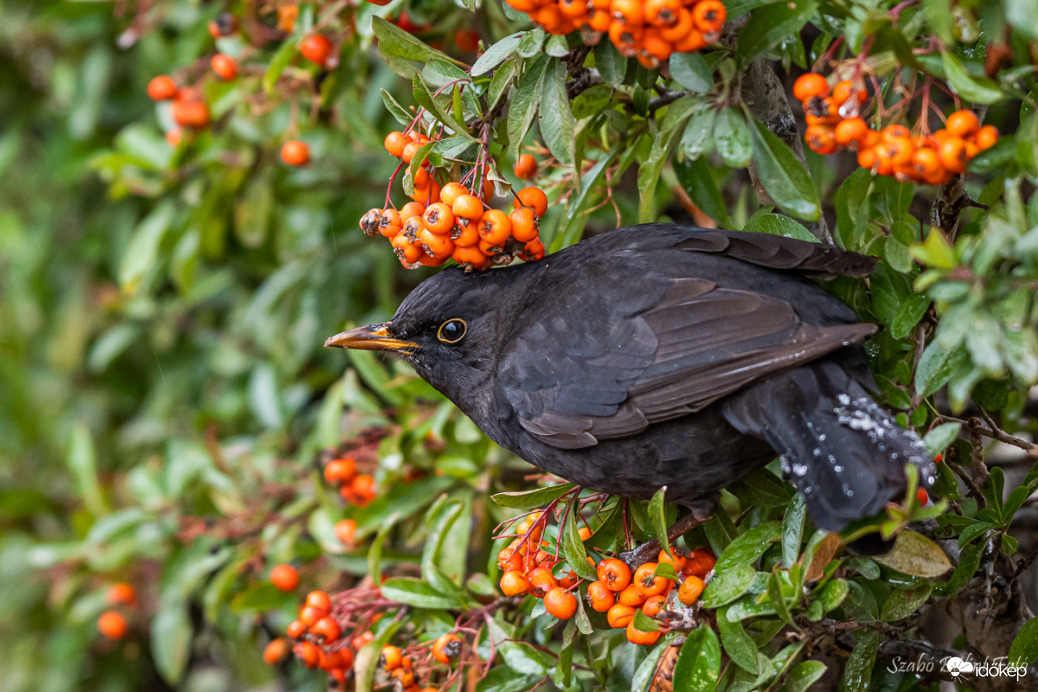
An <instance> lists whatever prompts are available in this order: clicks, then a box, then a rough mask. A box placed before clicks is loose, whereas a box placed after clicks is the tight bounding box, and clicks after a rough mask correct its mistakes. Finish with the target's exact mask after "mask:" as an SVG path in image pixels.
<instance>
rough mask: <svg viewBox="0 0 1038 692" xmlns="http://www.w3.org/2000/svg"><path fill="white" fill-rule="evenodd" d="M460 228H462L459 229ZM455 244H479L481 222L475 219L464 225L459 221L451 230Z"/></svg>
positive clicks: (458, 245)
mask: <svg viewBox="0 0 1038 692" xmlns="http://www.w3.org/2000/svg"><path fill="white" fill-rule="evenodd" d="M459 229H460V230H459ZM451 236H452V237H453V238H454V245H455V246H457V247H475V246H476V245H479V241H480V238H479V224H477V223H476V222H475V221H468V222H465V223H464V225H463V224H461V223H457V224H455V226H454V230H453V231H451Z"/></svg>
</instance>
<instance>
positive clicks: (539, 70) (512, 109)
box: [508, 55, 548, 157]
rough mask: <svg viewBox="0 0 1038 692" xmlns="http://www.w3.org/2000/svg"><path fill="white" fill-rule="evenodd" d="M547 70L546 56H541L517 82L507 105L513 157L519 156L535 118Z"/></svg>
mask: <svg viewBox="0 0 1038 692" xmlns="http://www.w3.org/2000/svg"><path fill="white" fill-rule="evenodd" d="M547 69H548V57H547V56H545V55H542V56H540V57H539V58H537V59H535V60H534V61H533V62H532V63H531V64H530V65H529V66H528V67H527V70H526V73H525V74H524V75H523V76H522V78H521V79H520V80H519V84H518V86H517V87H516V90H515V93H514V94H513V95H512V100H511V101H510V102H509V104H508V143H509V151H510V153H511V154H512V156H513V157H518V156H519V151H520V149H521V148H522V146H523V139H524V138H525V137H526V133H527V132H529V131H530V126H531V125H533V119H534V118H535V117H536V116H537V106H538V104H539V103H540V102H541V84H542V82H543V81H544V74H545V72H546V71H547Z"/></svg>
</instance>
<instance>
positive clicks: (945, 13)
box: [923, 0, 955, 44]
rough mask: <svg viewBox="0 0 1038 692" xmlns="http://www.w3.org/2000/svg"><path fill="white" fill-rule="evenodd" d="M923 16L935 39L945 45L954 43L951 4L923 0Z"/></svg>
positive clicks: (948, 1) (934, 0) (937, 0)
mask: <svg viewBox="0 0 1038 692" xmlns="http://www.w3.org/2000/svg"><path fill="white" fill-rule="evenodd" d="M923 14H924V15H925V16H926V21H927V22H928V23H929V25H930V27H931V28H932V29H933V32H934V33H935V34H937V37H938V38H940V39H941V40H942V41H944V42H945V43H946V44H954V43H955V35H954V34H953V33H952V30H953V28H954V27H953V19H954V16H953V15H952V3H951V2H950V0H923Z"/></svg>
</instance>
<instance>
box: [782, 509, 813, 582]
mask: <svg viewBox="0 0 1038 692" xmlns="http://www.w3.org/2000/svg"><path fill="white" fill-rule="evenodd" d="M806 514H807V504H806V503H805V502H804V496H803V495H801V494H800V493H797V494H795V495H794V496H793V498H792V499H791V500H790V501H789V506H788V507H787V508H786V513H785V514H784V515H783V517H782V565H783V566H784V567H786V568H787V569H788V568H790V567H792V566H793V565H795V564H796V563H797V559H798V558H799V557H800V541H801V539H802V538H803V534H804V516H805V515H806Z"/></svg>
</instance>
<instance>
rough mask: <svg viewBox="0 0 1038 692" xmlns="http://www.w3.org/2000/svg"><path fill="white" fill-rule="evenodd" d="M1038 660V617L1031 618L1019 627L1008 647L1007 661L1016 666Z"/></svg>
mask: <svg viewBox="0 0 1038 692" xmlns="http://www.w3.org/2000/svg"><path fill="white" fill-rule="evenodd" d="M1035 660H1038V618H1031V619H1030V620H1028V621H1027V622H1025V623H1024V626H1023V627H1021V628H1020V631H1019V632H1018V633H1017V635H1016V638H1014V639H1013V644H1012V646H1010V647H1009V662H1010V663H1011V664H1015V665H1018V666H1029V665H1031V664H1032V663H1034V661H1035Z"/></svg>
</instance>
